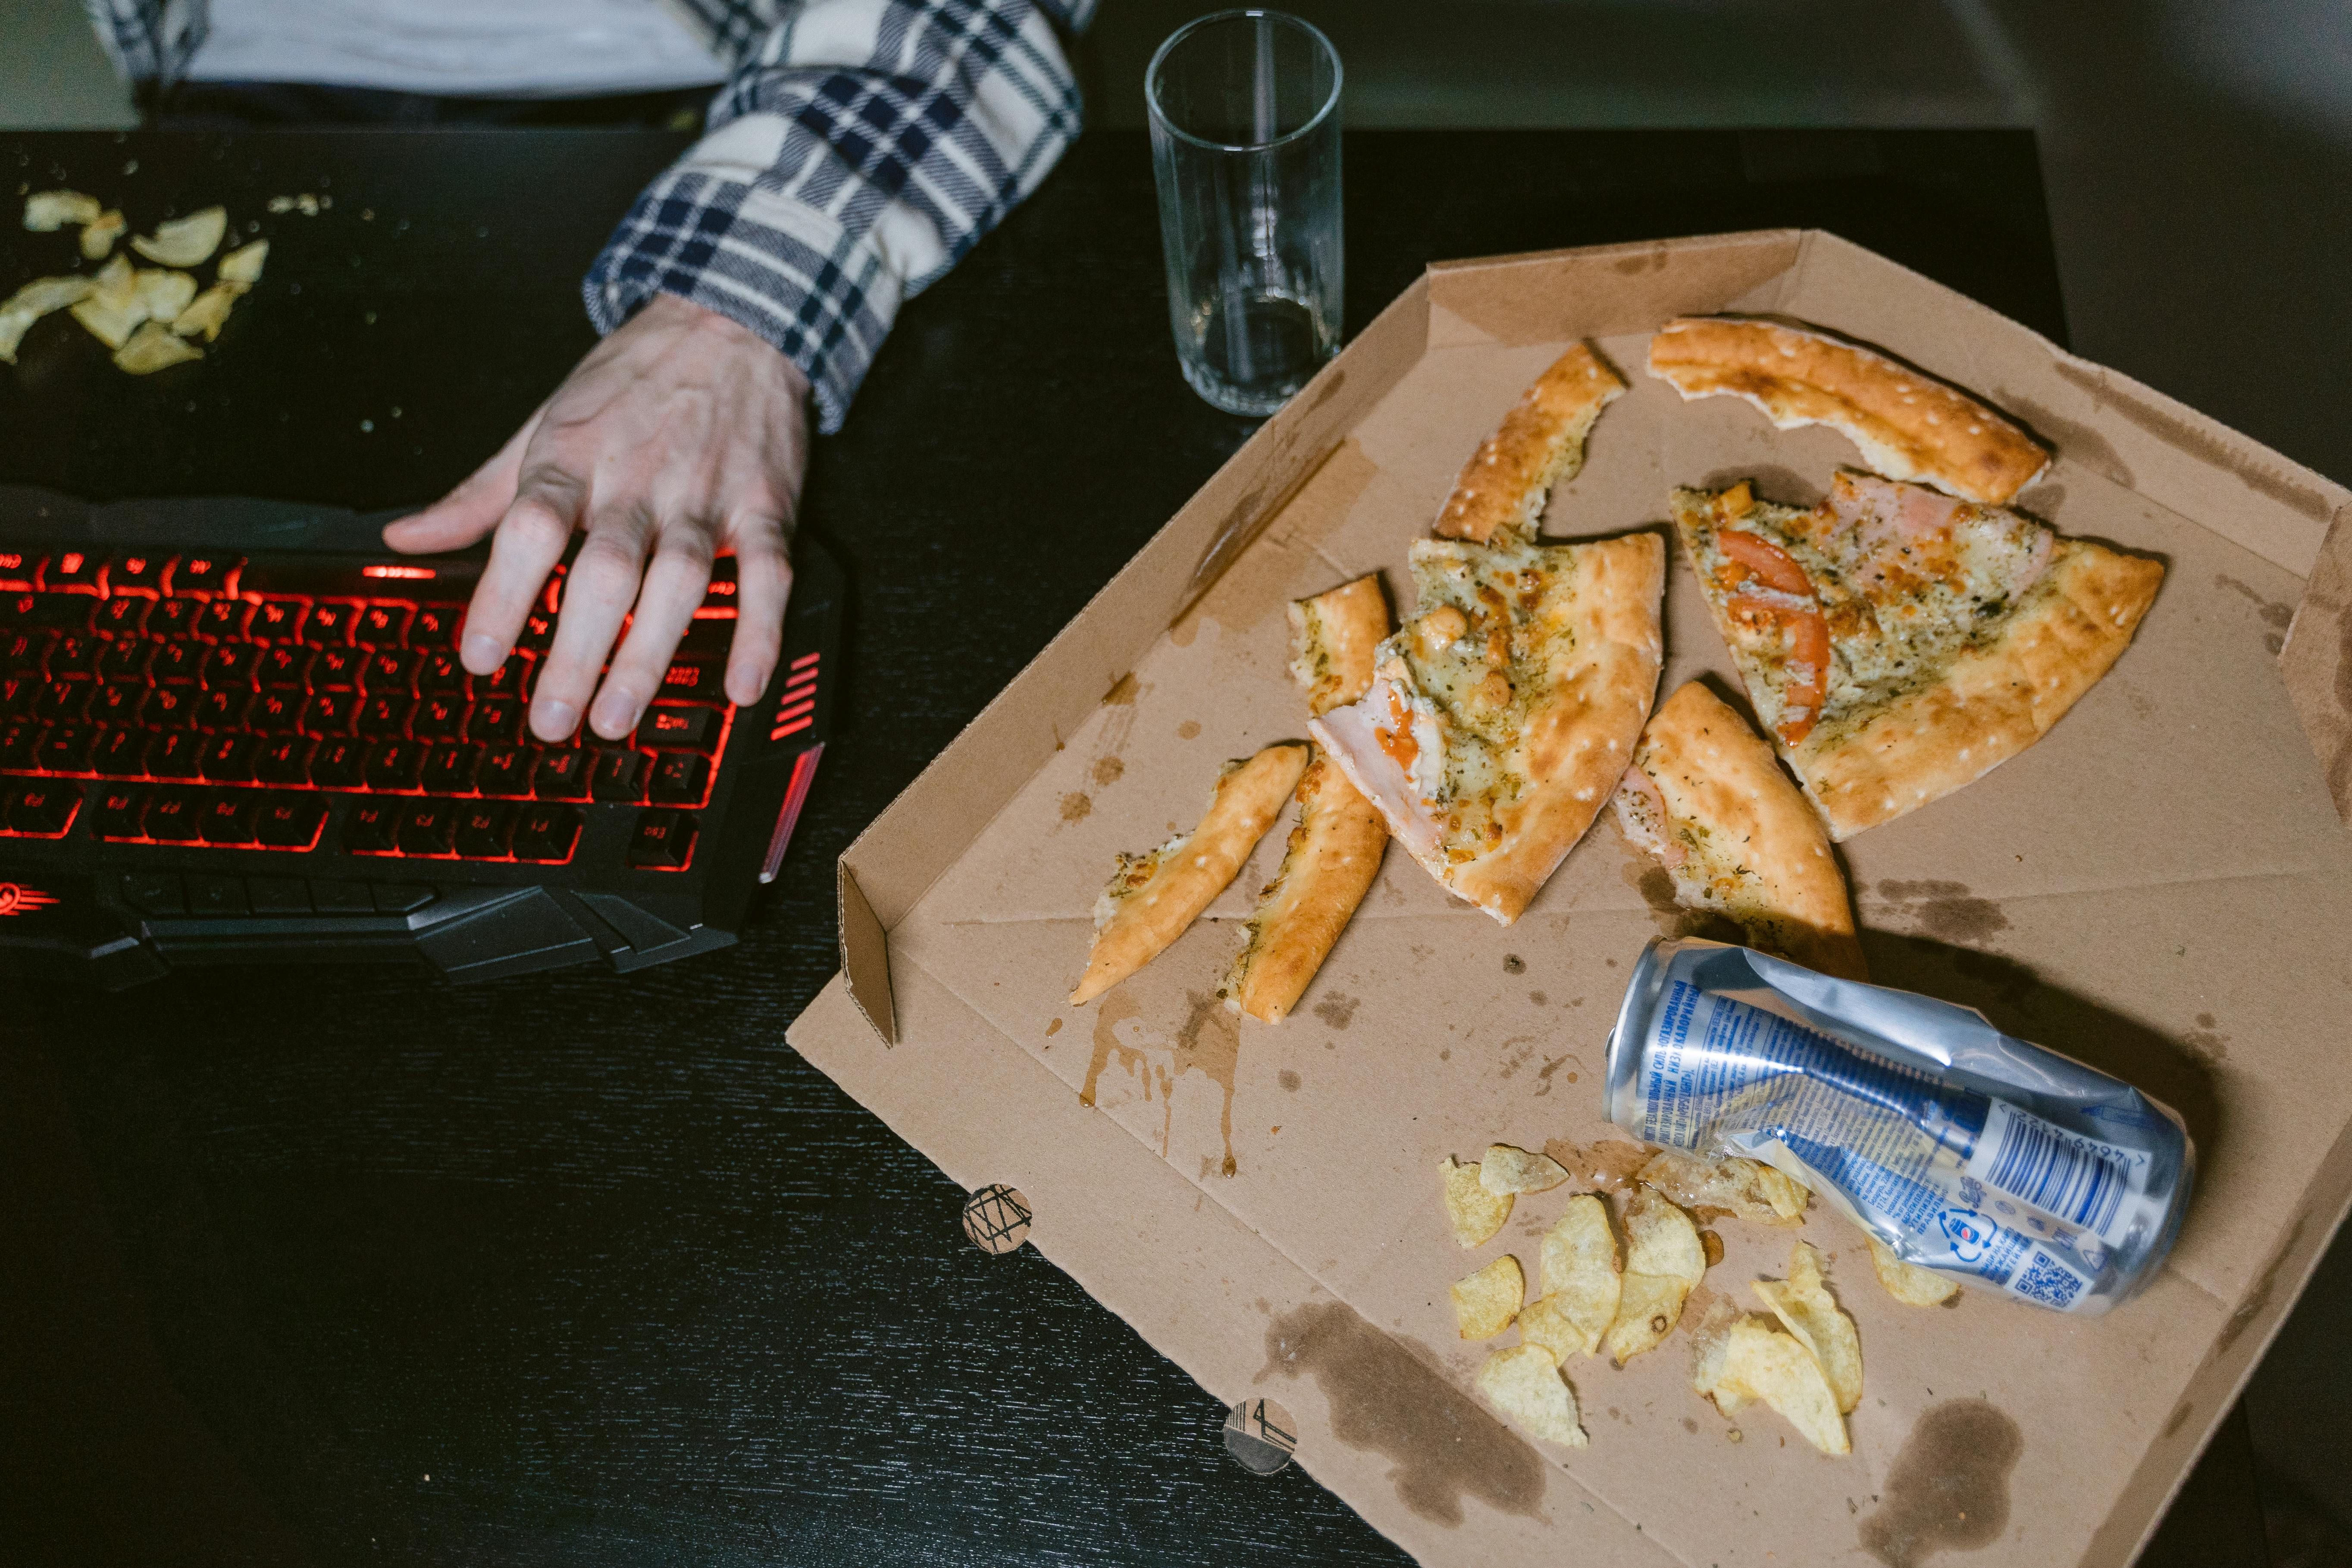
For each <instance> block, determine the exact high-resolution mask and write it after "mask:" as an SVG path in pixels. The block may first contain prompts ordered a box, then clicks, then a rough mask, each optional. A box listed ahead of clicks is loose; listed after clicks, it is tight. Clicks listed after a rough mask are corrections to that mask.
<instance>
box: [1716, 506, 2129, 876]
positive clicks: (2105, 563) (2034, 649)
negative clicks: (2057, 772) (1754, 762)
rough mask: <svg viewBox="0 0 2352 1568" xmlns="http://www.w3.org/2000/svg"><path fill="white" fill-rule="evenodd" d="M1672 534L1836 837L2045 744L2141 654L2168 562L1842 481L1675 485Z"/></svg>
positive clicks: (2022, 520) (1997, 510)
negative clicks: (2136, 647)
mask: <svg viewBox="0 0 2352 1568" xmlns="http://www.w3.org/2000/svg"><path fill="white" fill-rule="evenodd" d="M1674 510H1675V531H1677V532H1678V533H1679V534H1680V535H1681V537H1682V541H1683V547H1684V549H1685V551H1687V552H1689V556H1690V561H1691V564H1692V566H1693V567H1694V568H1696V571H1697V574H1698V581H1699V586H1700V589H1701V590H1702V591H1703V592H1704V593H1705V594H1706V600H1707V604H1708V606H1709V607H1710V608H1711V609H1712V610H1713V611H1714V612H1715V620H1716V625H1717V627H1718V628H1719V629H1720V630H1721V631H1722V633H1723V637H1724V640H1725V641H1726V642H1727V643H1728V644H1729V645H1730V647H1731V657H1732V662H1733V663H1734V665H1735V666H1737V668H1738V671H1739V678H1740V680H1741V683H1742V684H1743V685H1745V686H1746V688H1747V690H1748V700H1749V701H1750V702H1751V703H1753V704H1754V706H1755V709H1756V713H1757V716H1758V718H1759V719H1760V720H1761V721H1763V723H1764V725H1765V727H1766V728H1767V729H1768V730H1769V731H1771V734H1772V737H1773V739H1774V741H1775V742H1776V743H1777V744H1778V746H1779V748H1780V754H1781V755H1782V756H1783V757H1784V758H1786V759H1787V760H1788V763H1789V765H1790V768H1791V769H1793V770H1794V771H1795V773H1796V775H1797V779H1798V782H1799V783H1801V784H1802V785H1803V786H1804V791H1805V794H1806V795H1807V796H1808V797H1809V798H1810V799H1811V801H1812V803H1813V805H1815V806H1816V807H1817V808H1818V809H1819V810H1820V812H1821V814H1822V818H1823V819H1824V820H1825V821H1826V822H1827V823H1828V825H1829V829H1830V837H1832V838H1834V839H1841V840H1843V839H1846V838H1851V837H1853V836H1854V835H1855V834H1857V833H1860V832H1861V831H1862V830H1863V829H1864V828H1866V827H1874V826H1877V825H1878V824H1880V823H1882V822H1888V821H1892V820H1893V819H1894V818H1895V817H1897V816H1902V815H1903V814H1904V813H1905V812H1907V811H1911V810H1914V809H1916V808H1917V807H1919V806H1921V805H1926V804H1927V802H1929V801H1931V800H1935V799H1937V798H1938V797H1939V796H1942V795H1949V794H1950V793H1951V792H1952V791H1954V790H1956V789H1958V788H1959V787H1960V786H1961V785H1963V784H1969V783H1970V782H1972V781H1973V780H1976V779H1978V778H1980V777H1982V776H1983V775H1984V774H1985V773H1988V772H1990V770H1992V769H1993V768H1995V767H1997V766H1999V765H2000V763H2003V762H2006V761H2007V760H2009V759H2010V758H2011V757H2013V756H2015V755H2017V753H2018V752H2022V751H2023V750H2025V749H2026V748H2027V747H2028V746H2031V745H2032V744H2033V742H2036V741H2038V740H2040V739H2041V738H2042V735H2043V734H2045V733H2046V732H2048V731H2049V729H2050V727H2051V726H2052V725H2053V724H2055V723H2056V722H2057V721H2059V719H2060V718H2062V717H2063V716H2064V714H2065V712H2066V710H2068V709H2069V708H2071V707H2073V706H2074V703H2075V701H2076V700H2079V699H2080V698H2081V697H2082V695H2083V694H2084V692H2085V691H2088V690H2089V689H2091V687H2092V686H2093V685H2094V684H2095V683H2096V682H2097V680H2098V679H2099V678H2100V677H2101V676H2103V675H2105V673H2106V672H2107V670H2108V668H2109V667H2110V666H2112V665H2113V664H2114V663H2115V661H2116V658H2119V657H2120V656H2121V655H2122V653H2123V651H2124V649H2125V647H2127V646H2129V644H2130V642H2131V638H2132V633H2133V632H2134V630H2136V629H2137V627H2138V626H2139V621H2140V617H2141V616H2143V615H2145V614H2147V607H2148V605H2150V604H2151V603H2153V602H2154V601H2155V598H2156V591H2157V587H2158V584H2160V583H2162V582H2163V580H2164V567H2163V566H2162V564H2161V563H2158V562H2154V561H2149V560H2146V559H2143V558H2141V557H2138V556H2133V555H2126V554H2123V553H2121V552H2118V551H2114V550H2110V549H2107V548H2106V547H2105V546H2104V545H2099V544H2094V543H2092V542H2089V541H2088V540H2081V539H2064V538H2061V537H2060V536H2059V535H2057V534H2056V533H2054V532H2053V531H2051V530H2050V529H2049V528H2048V527H2046V526H2044V525H2043V524H2042V523H2040V522H2038V521H2035V520H2033V519H2032V518H2030V517H2027V516H2025V515H2024V514H2022V513H2021V512H2016V511H2011V510H2006V509H2004V508H2001V507H1996V506H1984V505H1979V504H1977V503H1975V502H1971V501H1964V500H1953V499H1952V498H1951V497H1949V496H1947V495H1943V494H1941V493H1939V492H1937V491H1936V490H1932V489H1927V487H1926V486H1924V485H1916V484H1902V483H1897V482H1896V481H1895V480H1892V479H1880V478H1878V477H1876V476H1875V475H1871V474H1861V473H1855V472H1853V471H1852V470H1850V469H1849V470H1845V471H1842V472H1841V473H1839V474H1838V476H1837V478H1836V479H1835V480H1834V481H1833V482H1832V486H1831V489H1830V493H1829V495H1828V496H1827V497H1826V498H1825V499H1824V500H1822V503H1821V505H1819V506H1816V507H1811V508H1802V507H1791V506H1776V505H1774V504H1772V503H1771V502H1769V501H1764V500H1758V499H1757V497H1756V495H1755V493H1754V491H1753V489H1751V488H1750V487H1749V486H1748V484H1746V483H1744V482H1743V483H1740V484H1737V485H1734V486H1732V487H1731V488H1730V489H1726V490H1720V491H1710V490H1696V489H1679V490H1676V491H1675V497H1674Z"/></svg>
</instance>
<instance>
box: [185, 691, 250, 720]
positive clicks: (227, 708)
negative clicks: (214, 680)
mask: <svg viewBox="0 0 2352 1568" xmlns="http://www.w3.org/2000/svg"><path fill="white" fill-rule="evenodd" d="M252 706H253V693H252V692H251V691H250V690H248V689H246V688H244V687H234V686H232V687H215V689H212V690H210V691H207V692H205V694H204V695H203V696H202V697H200V698H198V699H197V700H196V723H197V725H198V727H199V728H202V729H205V730H236V729H239V728H242V727H243V725H244V723H245V710H247V709H248V708H250V707H252Z"/></svg>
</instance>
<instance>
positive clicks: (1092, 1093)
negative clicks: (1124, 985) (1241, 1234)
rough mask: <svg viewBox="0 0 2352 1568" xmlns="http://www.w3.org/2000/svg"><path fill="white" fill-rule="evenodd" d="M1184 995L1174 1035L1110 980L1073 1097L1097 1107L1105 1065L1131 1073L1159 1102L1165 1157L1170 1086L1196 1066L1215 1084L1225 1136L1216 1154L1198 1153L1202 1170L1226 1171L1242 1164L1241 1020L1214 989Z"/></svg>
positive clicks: (1171, 1125) (1172, 1103)
mask: <svg viewBox="0 0 2352 1568" xmlns="http://www.w3.org/2000/svg"><path fill="white" fill-rule="evenodd" d="M1186 999H1187V1002H1188V1003H1189V1005H1190V1009H1191V1010H1190V1011H1189V1012H1188V1013H1187V1014H1186V1015H1185V1017H1184V1021H1183V1022H1182V1023H1181V1024H1180V1025H1178V1026H1177V1027H1176V1030H1175V1033H1174V1035H1173V1037H1170V1036H1168V1035H1167V1034H1164V1033H1162V1032H1161V1031H1160V1029H1158V1028H1155V1027H1154V1026H1152V1025H1151V1024H1150V1022H1149V1021H1147V1020H1146V1019H1145V1018H1144V1017H1143V1014H1142V1009H1141V1008H1140V1007H1139V1006H1138V1005H1136V1003H1135V1002H1134V1000H1133V999H1132V998H1130V997H1129V995H1128V994H1126V992H1125V991H1124V990H1121V989H1119V988H1118V987H1113V988H1112V989H1111V990H1110V991H1109V992H1108V993H1106V994H1104V996H1103V999H1102V1011H1101V1013H1100V1014H1099V1015H1098V1016H1097V1017H1096V1019H1095V1038H1094V1055H1093V1056H1092V1057H1091V1058H1089V1059H1088V1060H1087V1076H1086V1079H1085V1081H1084V1083H1083V1084H1082V1085H1081V1087H1080V1088H1079V1089H1078V1103H1079V1104H1080V1105H1083V1106H1087V1107H1088V1108H1089V1109H1098V1108H1099V1099H1100V1095H1101V1092H1102V1078H1103V1074H1104V1072H1105V1071H1107V1070H1113V1069H1116V1071H1117V1072H1118V1073H1119V1074H1120V1075H1123V1076H1126V1077H1129V1078H1131V1079H1134V1080H1135V1082H1136V1084H1137V1086H1138V1087H1139V1088H1140V1089H1142V1091H1143V1100H1144V1103H1145V1104H1147V1105H1149V1104H1150V1103H1151V1101H1152V1100H1153V1099H1154V1097H1155V1096H1156V1097H1157V1098H1158V1100H1159V1101H1160V1157H1161V1158H1162V1159H1165V1158H1167V1157H1168V1151H1169V1140H1170V1138H1171V1136H1172V1135H1173V1133H1174V1131H1175V1125H1176V1085H1177V1083H1178V1082H1179V1081H1180V1080H1181V1079H1182V1078H1183V1077H1184V1075H1185V1074H1186V1073H1190V1072H1197V1073H1199V1074H1200V1075H1201V1076H1202V1077H1203V1078H1205V1079H1208V1080H1209V1081H1210V1082H1211V1083H1213V1084H1214V1085H1215V1086H1216V1087H1217V1090H1218V1093H1219V1096H1220V1100H1221V1102H1220V1105H1219V1108H1218V1129H1219V1131H1220V1133H1221V1134H1222V1136H1223V1142H1224V1152H1223V1157H1222V1158H1221V1159H1212V1158H1211V1157H1208V1156H1203V1158H1202V1174H1203V1175H1207V1174H1208V1173H1210V1172H1211V1171H1215V1172H1216V1173H1219V1174H1223V1175H1227V1176H1230V1175H1233V1174H1234V1173H1236V1172H1237V1171H1238V1170H1239V1169H1240V1167H1239V1166H1238V1165H1237V1164H1236V1163H1234V1077H1235V1069H1236V1068H1237V1067H1238V1065H1239V1063H1240V1059H1241V1027H1240V1026H1239V1025H1238V1024H1237V1023H1236V1022H1235V1020H1234V1016H1233V1014H1232V1013H1231V1012H1229V1011H1228V1010H1227V1009H1226V1007H1225V1005H1224V1003H1223V999H1221V998H1220V997H1219V996H1218V995H1217V994H1216V993H1215V992H1213V991H1212V992H1209V993H1208V994H1205V995H1204V994H1202V993H1199V992H1187V993H1186Z"/></svg>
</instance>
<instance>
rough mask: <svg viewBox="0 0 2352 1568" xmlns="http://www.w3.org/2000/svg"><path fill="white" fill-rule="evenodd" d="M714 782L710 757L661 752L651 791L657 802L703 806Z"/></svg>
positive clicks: (691, 753) (656, 803)
mask: <svg viewBox="0 0 2352 1568" xmlns="http://www.w3.org/2000/svg"><path fill="white" fill-rule="evenodd" d="M709 784H710V759H709V757H706V756H704V755H702V754H701V753H700V752H656V754H655V757H654V776H653V782H652V784H651V786H650V793H651V794H652V795H653V801H654V804H655V805H701V804H702V795H703V791H704V790H705V789H707V788H708V787H709Z"/></svg>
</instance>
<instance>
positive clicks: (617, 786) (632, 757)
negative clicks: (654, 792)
mask: <svg viewBox="0 0 2352 1568" xmlns="http://www.w3.org/2000/svg"><path fill="white" fill-rule="evenodd" d="M652 770H653V759H652V758H651V757H648V756H647V755H646V754H645V753H644V752H598V753H597V754H596V767H595V770H594V772H593V773H592V774H591V775H590V778H589V781H588V787H589V792H590V793H591V794H593V795H594V796H595V797H596V798H597V799H598V800H614V801H623V802H625V803H627V804H628V805H640V804H642V803H643V802H644V800H645V798H646V774H647V773H650V772H651V771H652Z"/></svg>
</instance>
